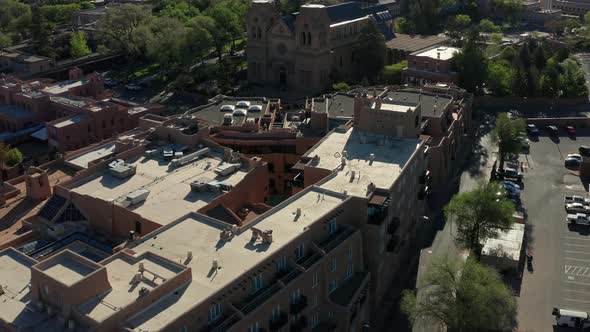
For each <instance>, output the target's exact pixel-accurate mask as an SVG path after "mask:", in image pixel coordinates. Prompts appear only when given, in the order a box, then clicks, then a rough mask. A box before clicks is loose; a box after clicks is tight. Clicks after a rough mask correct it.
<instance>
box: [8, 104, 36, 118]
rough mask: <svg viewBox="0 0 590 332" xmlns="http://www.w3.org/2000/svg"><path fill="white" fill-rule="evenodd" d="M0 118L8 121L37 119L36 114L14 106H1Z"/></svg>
mask: <svg viewBox="0 0 590 332" xmlns="http://www.w3.org/2000/svg"><path fill="white" fill-rule="evenodd" d="M0 116H1V117H3V118H7V119H19V120H27V119H33V118H35V112H33V111H31V110H29V109H26V108H24V107H19V106H14V105H4V106H0Z"/></svg>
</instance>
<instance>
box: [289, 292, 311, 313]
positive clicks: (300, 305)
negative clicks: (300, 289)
mask: <svg viewBox="0 0 590 332" xmlns="http://www.w3.org/2000/svg"><path fill="white" fill-rule="evenodd" d="M305 308H307V296H303V295H301V296H300V297H299V299H298V300H297V301H296V302H292V303H291V310H290V313H291V315H297V314H299V313H301V312H302V311H303V310H304V309H305Z"/></svg>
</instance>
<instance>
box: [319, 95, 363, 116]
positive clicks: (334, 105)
mask: <svg viewBox="0 0 590 332" xmlns="http://www.w3.org/2000/svg"><path fill="white" fill-rule="evenodd" d="M313 103H314V111H316V112H325V111H326V103H327V104H328V109H327V111H328V117H329V118H337V119H338V118H340V119H352V118H353V117H354V97H353V96H350V95H347V94H342V93H337V94H335V95H333V96H331V97H329V98H325V99H324V101H316V100H314V102H313Z"/></svg>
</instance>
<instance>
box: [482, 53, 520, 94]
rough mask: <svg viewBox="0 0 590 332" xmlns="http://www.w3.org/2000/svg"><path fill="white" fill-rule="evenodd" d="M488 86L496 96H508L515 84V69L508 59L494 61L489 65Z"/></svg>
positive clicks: (486, 82)
mask: <svg viewBox="0 0 590 332" xmlns="http://www.w3.org/2000/svg"><path fill="white" fill-rule="evenodd" d="M487 71H488V74H487V77H486V81H485V84H486V88H487V89H488V90H489V91H490V92H491V94H492V95H494V96H507V95H509V94H510V92H511V88H512V85H513V84H514V83H513V82H514V70H513V69H512V66H511V65H510V63H508V62H506V61H493V62H490V64H489V65H488V70H487Z"/></svg>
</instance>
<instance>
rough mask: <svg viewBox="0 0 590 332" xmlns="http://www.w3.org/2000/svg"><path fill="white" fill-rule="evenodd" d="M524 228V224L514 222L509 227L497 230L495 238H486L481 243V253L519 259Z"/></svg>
mask: <svg viewBox="0 0 590 332" xmlns="http://www.w3.org/2000/svg"><path fill="white" fill-rule="evenodd" d="M524 228H525V227H524V224H519V223H515V224H514V225H512V228H511V229H509V230H506V231H501V232H499V233H498V236H497V237H496V238H489V239H487V240H486V241H485V242H484V243H483V247H482V249H481V254H482V255H484V256H498V257H507V258H510V259H512V260H515V261H518V260H520V253H521V251H522V242H523V240H524Z"/></svg>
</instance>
